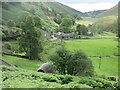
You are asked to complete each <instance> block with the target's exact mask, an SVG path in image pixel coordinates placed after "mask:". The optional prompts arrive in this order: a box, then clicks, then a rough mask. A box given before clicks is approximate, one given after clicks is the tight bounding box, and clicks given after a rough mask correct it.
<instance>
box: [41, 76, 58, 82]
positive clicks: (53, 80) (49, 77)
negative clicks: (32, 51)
mask: <svg viewBox="0 0 120 90" xmlns="http://www.w3.org/2000/svg"><path fill="white" fill-rule="evenodd" d="M42 79H44V80H45V81H48V82H57V78H56V77H55V76H44V77H43V78H42Z"/></svg>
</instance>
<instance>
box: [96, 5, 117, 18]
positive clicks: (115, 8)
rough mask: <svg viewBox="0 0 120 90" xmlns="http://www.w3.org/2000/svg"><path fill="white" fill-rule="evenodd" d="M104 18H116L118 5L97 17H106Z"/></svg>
mask: <svg viewBox="0 0 120 90" xmlns="http://www.w3.org/2000/svg"><path fill="white" fill-rule="evenodd" d="M106 16H118V5H115V6H114V7H112V8H111V9H109V10H107V11H104V12H103V13H101V14H99V15H98V16H97V17H106Z"/></svg>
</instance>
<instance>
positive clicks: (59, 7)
mask: <svg viewBox="0 0 120 90" xmlns="http://www.w3.org/2000/svg"><path fill="white" fill-rule="evenodd" d="M23 12H28V13H30V14H31V15H37V16H39V17H40V18H41V21H42V24H43V27H44V28H46V27H47V29H48V30H50V31H53V30H54V29H55V28H56V27H57V26H58V25H57V24H56V23H55V22H54V20H53V19H54V18H55V17H57V16H58V15H61V16H64V15H70V16H71V17H76V18H77V17H79V18H80V17H81V16H84V15H86V14H84V13H82V12H78V11H76V10H74V9H72V8H70V7H68V6H65V5H63V4H60V3H58V2H34V3H33V2H32V3H30V2H21V3H20V2H19V3H18V2H7V3H2V16H3V17H2V20H3V24H4V23H5V24H6V23H7V22H8V20H13V21H14V22H15V23H18V22H19V20H18V19H19V17H20V16H21V15H22V13H23Z"/></svg>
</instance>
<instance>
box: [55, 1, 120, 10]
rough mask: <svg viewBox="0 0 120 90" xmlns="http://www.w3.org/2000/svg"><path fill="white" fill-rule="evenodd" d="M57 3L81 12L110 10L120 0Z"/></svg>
mask: <svg viewBox="0 0 120 90" xmlns="http://www.w3.org/2000/svg"><path fill="white" fill-rule="evenodd" d="M57 1H58V2H61V3H63V4H65V5H67V6H69V7H72V8H74V9H76V10H78V11H81V12H88V11H94V10H104V9H110V8H112V7H113V6H115V5H116V4H117V3H118V2H119V0H57Z"/></svg>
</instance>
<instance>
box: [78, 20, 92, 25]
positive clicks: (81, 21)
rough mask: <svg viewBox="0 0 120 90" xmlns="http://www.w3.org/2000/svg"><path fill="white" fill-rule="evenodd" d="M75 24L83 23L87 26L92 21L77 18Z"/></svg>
mask: <svg viewBox="0 0 120 90" xmlns="http://www.w3.org/2000/svg"><path fill="white" fill-rule="evenodd" d="M76 23H77V24H82V25H85V26H88V25H89V24H93V22H91V21H87V20H86V21H85V20H79V21H77V22H76Z"/></svg>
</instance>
